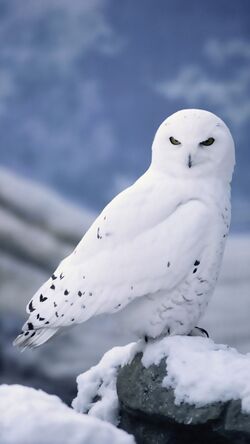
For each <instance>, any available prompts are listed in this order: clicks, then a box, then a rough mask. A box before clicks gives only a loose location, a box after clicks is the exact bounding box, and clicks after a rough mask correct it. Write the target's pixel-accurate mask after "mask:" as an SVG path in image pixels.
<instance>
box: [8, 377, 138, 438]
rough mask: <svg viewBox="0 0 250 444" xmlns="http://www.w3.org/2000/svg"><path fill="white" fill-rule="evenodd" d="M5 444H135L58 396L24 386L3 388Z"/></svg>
mask: <svg viewBox="0 0 250 444" xmlns="http://www.w3.org/2000/svg"><path fill="white" fill-rule="evenodd" d="M0 442H1V444H23V443H25V444H51V443H52V442H53V444H72V443H74V444H133V443H134V439H133V438H132V437H131V436H130V435H128V434H126V433H125V432H123V431H121V430H118V429H116V428H115V427H114V426H112V425H111V424H108V423H105V422H103V421H100V420H99V419H96V418H93V417H92V418H91V417H90V416H87V415H82V414H79V413H76V412H75V411H74V410H72V409H70V408H69V407H67V406H66V405H65V404H63V402H62V401H61V400H60V399H59V398H57V397H56V396H52V395H48V394H47V393H45V392H43V391H41V390H35V389H33V388H28V387H24V386H21V385H1V386H0Z"/></svg>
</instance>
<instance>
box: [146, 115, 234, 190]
mask: <svg viewBox="0 0 250 444" xmlns="http://www.w3.org/2000/svg"><path fill="white" fill-rule="evenodd" d="M234 164H235V151H234V141H233V138H232V135H231V133H230V131H229V129H228V127H227V126H226V124H225V123H224V122H223V121H222V120H221V119H220V118H219V117H217V116H216V115H215V114H212V113H210V112H208V111H204V110H201V109H185V110H181V111H178V112H177V113H175V114H172V115H171V116H170V117H168V118H167V119H166V120H164V122H163V123H162V124H161V125H160V127H159V128H158V130H157V132H156V135H155V138H154V141H153V146H152V167H153V168H157V169H158V170H161V171H162V172H165V173H167V174H169V175H171V176H176V177H178V176H180V177H183V176H184V177H190V178H192V177H203V176H204V177H207V176H216V177H220V178H221V179H222V180H225V181H227V182H230V181H231V179H232V174H233V169H234Z"/></svg>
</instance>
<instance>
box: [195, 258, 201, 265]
mask: <svg viewBox="0 0 250 444" xmlns="http://www.w3.org/2000/svg"><path fill="white" fill-rule="evenodd" d="M198 265H200V261H197V259H196V261H195V263H194V266H195V267H198Z"/></svg>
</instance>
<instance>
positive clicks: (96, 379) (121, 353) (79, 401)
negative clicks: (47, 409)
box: [72, 341, 142, 425]
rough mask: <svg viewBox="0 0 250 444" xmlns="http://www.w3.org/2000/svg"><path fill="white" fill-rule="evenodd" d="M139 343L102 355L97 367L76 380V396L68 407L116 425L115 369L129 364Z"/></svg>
mask: <svg viewBox="0 0 250 444" xmlns="http://www.w3.org/2000/svg"><path fill="white" fill-rule="evenodd" d="M141 346H142V342H140V341H139V342H138V343H132V344H128V345H126V346H124V347H115V348H113V349H112V350H110V351H108V352H107V353H105V355H104V356H103V358H102V359H101V361H100V362H99V364H98V365H96V366H94V367H92V368H91V369H90V370H88V371H87V372H85V373H83V374H81V375H80V376H78V378H77V384H78V394H77V397H76V398H75V399H74V400H73V402H72V406H73V408H74V409H75V410H76V411H77V412H81V413H88V414H89V415H91V416H94V417H96V418H99V419H102V420H105V421H108V422H111V423H112V424H115V425H117V424H118V397H117V392H116V378H117V372H118V369H119V367H123V366H124V365H126V364H128V363H129V362H131V360H132V359H133V357H134V356H135V355H136V353H137V352H138V351H139V350H140V348H141Z"/></svg>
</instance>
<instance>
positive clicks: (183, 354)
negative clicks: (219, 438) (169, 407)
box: [72, 336, 250, 424]
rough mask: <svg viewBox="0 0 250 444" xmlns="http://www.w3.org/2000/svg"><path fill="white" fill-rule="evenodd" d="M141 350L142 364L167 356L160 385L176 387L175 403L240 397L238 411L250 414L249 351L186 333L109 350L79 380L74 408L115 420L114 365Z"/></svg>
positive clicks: (127, 361)
mask: <svg viewBox="0 0 250 444" xmlns="http://www.w3.org/2000/svg"><path fill="white" fill-rule="evenodd" d="M139 351H142V353H143V356H142V363H143V365H144V366H145V367H149V366H150V365H152V364H156V365H158V364H159V363H160V361H161V360H162V359H164V358H165V359H166V367H167V373H166V377H165V378H164V379H163V383H162V384H163V387H165V388H170V387H171V388H173V389H174V393H175V402H176V404H180V403H181V402H186V403H188V404H194V405H196V406H197V407H200V406H204V405H206V404H210V403H214V402H219V401H222V402H227V401H230V400H236V399H240V400H241V402H242V411H243V412H246V413H250V379H249V374H250V353H249V354H246V355H244V354H242V353H239V352H238V351H237V350H235V349H233V348H230V347H229V346H227V345H218V344H215V343H214V342H213V341H212V340H211V339H207V338H203V337H189V336H172V337H168V338H164V339H161V340H158V341H157V340H155V341H153V342H149V343H148V344H145V343H144V341H138V342H137V343H131V344H129V345H126V346H125V347H115V348H113V349H112V350H110V351H109V352H107V353H106V354H105V355H104V357H103V358H102V360H101V361H100V363H99V364H98V365H96V366H95V367H92V368H91V369H90V370H89V371H87V372H86V373H83V374H82V375H80V376H79V377H78V378H77V382H78V394H77V397H76V399H75V400H74V401H73V403H72V405H73V408H75V409H76V410H77V411H78V412H89V414H90V415H92V416H95V417H97V418H101V419H105V420H106V421H110V422H111V423H113V424H117V423H118V420H119V418H118V399H117V392H116V378H117V372H118V368H119V366H121V367H122V366H124V365H126V364H127V363H129V362H131V360H132V359H133V357H134V356H135V355H136V353H138V352H139ZM96 399H97V401H96V402H94V401H95V400H96Z"/></svg>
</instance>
